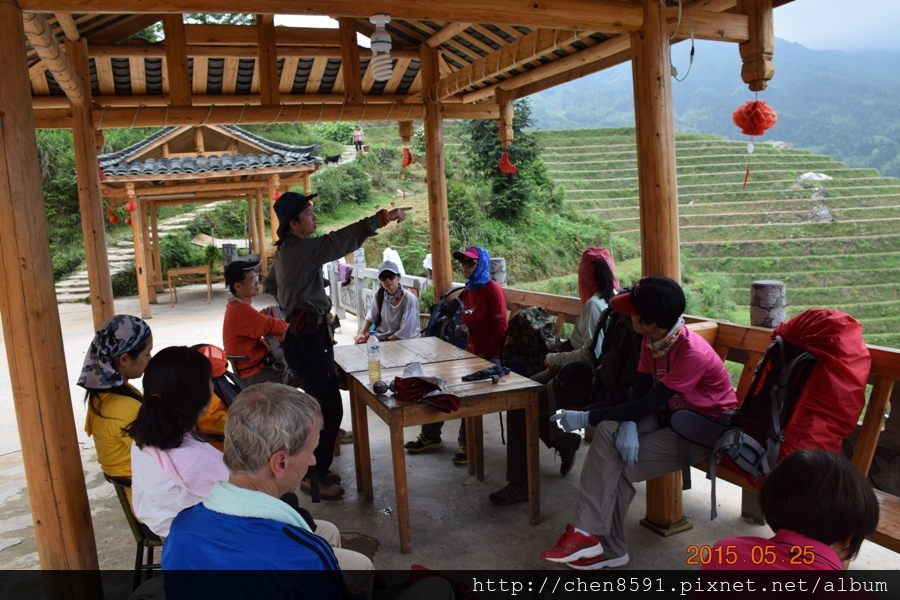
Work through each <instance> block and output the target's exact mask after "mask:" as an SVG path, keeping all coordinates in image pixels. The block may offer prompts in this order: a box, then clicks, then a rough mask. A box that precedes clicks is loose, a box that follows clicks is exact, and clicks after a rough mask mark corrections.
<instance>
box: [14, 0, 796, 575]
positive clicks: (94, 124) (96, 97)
mask: <svg viewBox="0 0 900 600" xmlns="http://www.w3.org/2000/svg"><path fill="white" fill-rule="evenodd" d="M787 1H789V0H694V1H690V0H668V1H667V2H660V0H561V1H553V2H533V1H531V0H494V1H493V2H490V3H489V4H480V3H477V2H432V1H425V0H408V1H407V2H392V1H388V0H329V1H327V2H310V1H307V0H297V1H295V2H281V1H276V0H257V1H256V2H254V3H253V5H252V6H253V9H254V12H256V13H257V14H256V18H255V24H254V25H252V26H225V25H218V26H209V25H191V24H187V23H185V20H184V18H183V13H202V12H206V13H229V12H231V13H233V12H246V6H245V5H244V4H241V3H238V2H234V1H231V0H178V1H177V2H176V1H174V0H90V1H87V0H0V73H2V75H3V85H0V265H2V266H0V284H2V285H0V287H2V293H0V314H2V320H3V332H4V337H5V342H6V346H7V355H8V356H9V357H10V358H9V369H10V374H11V381H12V387H13V396H14V404H15V407H16V415H17V420H18V423H19V432H20V435H21V440H22V452H23V460H24V462H25V470H26V477H27V484H28V491H29V496H30V499H31V506H32V514H33V519H34V526H35V535H36V537H37V547H38V552H39V555H40V560H41V565H42V567H43V568H44V569H96V568H97V553H96V546H95V542H94V535H93V529H92V524H91V517H90V510H89V505H88V498H87V494H86V489H85V482H84V480H83V478H82V475H81V473H82V468H81V463H80V455H79V452H78V444H77V437H76V434H75V424H74V421H73V416H72V408H71V398H70V397H69V377H70V375H69V374H68V373H67V372H66V368H65V361H64V356H63V344H62V334H61V330H60V321H59V314H58V311H57V306H56V299H55V292H54V287H53V276H52V271H51V266H50V253H49V246H48V243H47V223H46V215H45V213H44V210H43V196H42V192H41V180H40V175H39V168H38V160H37V153H36V152H35V147H36V142H35V133H34V131H35V128H69V129H72V131H73V133H74V146H75V156H76V164H77V171H78V191H79V200H80V213H81V220H82V227H83V233H84V243H85V247H86V250H87V261H88V265H87V268H88V274H89V278H90V290H91V292H90V293H91V305H92V310H93V318H94V322H95V324H99V323H100V322H102V321H103V320H104V319H105V318H107V317H109V316H110V315H112V314H113V312H114V311H113V299H112V289H111V285H110V276H109V269H108V261H107V257H106V253H105V251H104V249H105V247H106V244H105V233H104V223H103V210H102V202H101V195H100V194H101V192H100V190H101V184H100V181H99V170H98V169H97V153H96V141H97V135H98V133H102V131H103V129H104V128H116V127H168V126H198V125H212V126H219V125H241V124H247V123H293V122H301V121H302V122H321V121H361V120H396V121H398V122H399V123H400V131H401V135H402V134H404V133H405V134H406V135H408V134H409V130H410V129H411V128H410V127H409V124H410V122H411V121H412V120H423V121H424V123H425V137H426V170H427V180H428V184H427V190H428V199H429V200H428V201H429V220H430V228H431V253H432V256H433V257H434V269H433V270H434V280H435V287H436V288H437V291H438V292H442V291H444V290H446V289H447V288H448V287H449V285H450V281H451V279H450V277H451V273H450V250H451V249H450V248H449V228H448V221H447V202H446V185H445V183H446V182H445V180H444V148H443V145H444V144H443V129H442V123H443V121H444V120H446V119H472V118H489V119H497V120H498V121H499V123H500V125H501V127H500V132H501V133H500V135H501V142H502V143H508V142H509V141H510V135H511V131H512V127H511V116H512V102H513V101H514V100H516V99H518V98H522V97H525V96H528V95H530V94H533V93H536V92H538V91H541V90H544V89H547V88H549V87H552V86H555V85H558V84H561V83H565V82H567V81H570V80H572V79H576V78H578V77H582V76H584V75H588V74H590V73H594V72H596V71H599V70H602V69H605V68H608V67H610V66H613V65H616V64H619V63H622V62H625V61H628V60H630V61H631V63H632V67H633V69H632V70H633V79H634V97H635V115H636V119H635V120H636V128H637V147H638V176H639V189H640V215H641V244H642V253H641V254H642V269H643V272H645V273H655V274H661V275H667V276H670V277H672V278H674V279H679V277H680V269H679V252H678V214H677V189H676V173H675V143H674V131H673V117H672V96H671V88H670V62H669V46H670V44H671V43H674V42H677V41H681V40H684V39H686V38H689V37H691V36H693V37H695V38H698V39H705V40H717V41H722V42H730V43H734V44H737V45H738V47H739V51H740V54H741V56H742V57H743V68H742V76H743V79H744V81H745V82H747V84H748V85H749V87H750V89H751V90H761V89H763V88H765V86H766V82H767V80H769V79H770V78H771V77H772V75H773V73H774V68H773V66H772V62H771V59H772V51H773V44H774V36H773V16H772V9H773V6H778V5H780V4H785V3H786V2H787ZM275 14H296V15H323V14H324V15H326V16H331V17H335V18H336V19H337V20H338V24H339V27H338V29H337V30H326V29H300V28H282V27H276V26H275V24H274V15H275ZM376 14H384V15H388V16H390V17H391V19H390V21H389V22H388V23H387V25H386V31H387V33H388V34H389V35H390V38H391V41H392V48H391V49H390V56H389V59H388V63H389V64H390V66H391V67H392V69H390V70H389V71H388V73H384V72H383V71H382V69H380V68H376V67H379V64H380V67H381V68H383V67H384V66H385V65H384V62H385V58H384V56H383V55H373V53H372V51H370V50H369V49H366V48H361V47H360V46H359V45H358V44H357V41H356V35H357V33H362V34H364V35H367V36H371V35H372V34H373V33H374V32H375V25H374V24H373V23H372V22H371V21H370V19H369V17H371V16H373V15H376ZM159 22H161V23H162V26H163V29H164V32H165V42H164V43H159V44H147V43H144V42H141V41H135V40H130V39H129V38H130V36H132V35H133V34H135V33H137V32H139V31H141V30H143V29H144V28H146V27H148V26H150V25H152V24H154V23H159ZM736 51H737V49H736ZM678 488H679V486H678V476H670V477H665V478H661V479H659V480H654V481H652V482H649V485H648V498H650V497H652V500H648V513H647V520H648V521H649V522H652V523H654V524H656V525H658V526H661V527H663V528H666V527H671V526H672V525H673V524H677V523H679V522H680V521H681V520H682V515H681V503H680V491H679V489H678Z"/></svg>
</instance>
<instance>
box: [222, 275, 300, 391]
mask: <svg viewBox="0 0 900 600" xmlns="http://www.w3.org/2000/svg"><path fill="white" fill-rule="evenodd" d="M258 266H259V261H258V260H256V261H246V260H235V261H232V262H231V263H229V265H228V266H227V267H226V268H225V285H227V286H228V289H229V290H230V291H231V293H232V294H233V295H234V297H233V298H232V299H231V300H229V302H228V304H226V305H225V320H224V321H223V323H222V342H223V344H224V346H225V354H227V355H229V356H246V357H247V358H246V359H244V360H236V361H235V367H236V368H237V374H238V375H240V376H241V378H243V379H246V380H247V381H248V382H250V383H262V382H263V381H274V382H275V383H282V382H283V375H284V373H283V372H282V371H281V370H280V369H276V368H275V360H274V358H273V357H272V355H271V353H270V352H269V347H268V345H267V344H266V343H265V336H267V335H276V336H279V337H280V336H283V335H284V334H285V332H287V330H288V324H287V322H286V321H284V320H282V319H276V318H274V317H269V316H266V315H265V314H263V313H261V312H260V311H258V310H256V309H255V308H253V298H255V297H256V296H258V295H259V294H260V291H259V273H258V272H257V270H256V269H257V267H258ZM289 383H290V385H292V386H294V387H303V382H302V380H301V379H300V378H299V377H297V376H296V375H294V376H293V378H292V379H291V381H290V382H289Z"/></svg>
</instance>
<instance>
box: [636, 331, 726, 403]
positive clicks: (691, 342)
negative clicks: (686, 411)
mask: <svg viewBox="0 0 900 600" xmlns="http://www.w3.org/2000/svg"><path fill="white" fill-rule="evenodd" d="M638 372H640V373H646V374H648V375H651V376H652V377H653V380H654V381H656V382H662V384H663V385H664V386H666V387H667V388H669V389H670V390H674V391H675V392H676V394H675V395H674V396H672V397H671V398H670V399H669V408H670V409H672V410H675V409H677V408H692V409H694V410H696V411H698V412H701V413H703V414H704V415H706V416H708V417H711V418H713V419H715V418H716V417H718V416H719V413H721V412H722V411H723V410H732V409H734V408H737V396H736V395H735V393H734V388H733V387H732V386H731V378H730V377H729V376H728V371H727V370H726V369H725V364H724V363H723V362H722V359H721V358H719V355H718V354H716V352H715V350H713V349H712V346H710V345H709V343H708V342H707V341H706V340H704V339H703V338H702V337H700V335H699V334H697V333H695V332H694V331H693V330H691V329H688V328H687V327H682V328H681V339H679V340H678V341H677V342H676V343H675V346H674V347H673V348H672V350H671V351H670V352H669V353H668V354H667V355H666V356H664V357H662V358H658V359H654V358H653V354H652V352H651V350H650V348H649V347H647V346H646V345H644V346H643V347H642V348H641V362H640V364H639V365H638Z"/></svg>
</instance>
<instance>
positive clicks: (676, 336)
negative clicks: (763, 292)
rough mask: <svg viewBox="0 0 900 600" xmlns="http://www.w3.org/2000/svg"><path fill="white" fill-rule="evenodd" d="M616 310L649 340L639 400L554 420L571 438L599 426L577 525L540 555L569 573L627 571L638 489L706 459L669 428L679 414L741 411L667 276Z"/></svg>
mask: <svg viewBox="0 0 900 600" xmlns="http://www.w3.org/2000/svg"><path fill="white" fill-rule="evenodd" d="M610 305H611V306H612V307H613V308H614V309H615V310H617V311H619V312H620V313H622V314H625V315H631V321H632V324H633V326H634V331H635V332H636V333H639V334H642V335H643V336H644V344H643V346H642V347H641V357H640V362H639V364H638V374H637V379H636V380H635V385H634V391H633V394H632V398H634V399H633V400H630V401H626V402H623V403H622V404H619V405H616V406H611V407H608V408H599V409H595V410H591V411H571V410H567V411H562V412H560V413H557V414H555V415H553V416H552V417H551V420H554V421H559V422H560V424H561V425H562V428H563V429H564V430H566V431H567V432H571V431H575V430H578V429H583V428H584V427H586V426H587V425H595V426H596V427H597V430H596V432H595V433H594V439H593V440H592V441H591V447H590V450H588V454H587V456H586V457H585V461H584V465H583V466H582V468H581V486H580V490H579V497H578V502H577V503H576V505H575V520H574V522H573V524H570V525H567V526H566V531H565V532H564V533H563V534H562V535H561V536H560V538H559V539H558V540H557V542H556V545H555V546H554V547H553V548H550V549H549V550H545V551H544V552H543V553H542V554H541V558H543V559H544V560H548V561H550V562H556V563H565V564H567V565H568V566H569V567H571V568H573V569H579V570H595V569H603V568H607V567H621V566H624V565H627V564H628V561H629V557H628V551H627V548H626V545H625V530H624V522H625V515H626V513H627V512H628V507H629V505H630V504H631V501H632V499H634V485H633V484H634V483H635V482H638V481H646V480H647V479H653V478H654V477H659V476H660V475H665V474H666V473H671V472H673V471H678V470H680V469H681V467H682V465H685V464H688V465H690V464H694V463H696V462H698V461H700V460H703V459H704V458H706V457H707V456H708V455H709V450H707V449H706V448H703V447H702V446H699V445H697V444H692V443H689V442H684V443H680V442H679V440H680V438H679V437H678V435H677V434H676V433H675V432H674V431H672V429H671V427H669V425H668V421H669V419H668V417H669V415H670V414H671V411H673V410H675V409H676V408H681V407H687V408H692V409H694V410H696V411H699V412H701V413H703V414H705V415H707V416H709V417H711V418H713V419H716V418H717V417H718V416H719V414H720V413H722V412H723V411H725V410H731V409H734V408H735V407H736V406H737V398H736V397H735V393H734V388H732V387H731V379H730V378H729V376H728V371H726V370H725V365H724V363H723V362H722V359H720V358H719V355H718V354H716V352H715V350H713V349H712V347H711V346H710V345H709V344H708V343H707V342H706V340H704V339H703V338H702V337H700V335H699V334H696V333H694V332H693V331H692V330H691V329H688V328H687V327H685V326H684V319H683V317H682V314H683V313H684V309H685V298H684V291H683V290H682V289H681V286H680V285H678V283H676V282H675V281H673V280H671V279H669V278H668V277H657V276H651V277H644V278H643V279H641V280H640V281H639V282H638V283H637V284H636V285H635V286H634V288H632V290H631V291H629V292H626V293H622V294H619V295H618V296H615V297H614V298H613V299H612V301H611V302H610Z"/></svg>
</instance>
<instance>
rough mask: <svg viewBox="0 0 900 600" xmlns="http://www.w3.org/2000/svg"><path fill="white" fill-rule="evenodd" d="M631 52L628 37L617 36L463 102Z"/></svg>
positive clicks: (485, 89) (490, 87)
mask: <svg viewBox="0 0 900 600" xmlns="http://www.w3.org/2000/svg"><path fill="white" fill-rule="evenodd" d="M630 51H631V41H630V40H629V39H628V36H622V35H620V36H616V37H613V38H610V39H608V40H606V41H605V42H601V43H600V44H597V45H596V46H591V47H590V48H587V49H586V50H582V51H581V52H578V53H577V54H570V55H569V56H567V57H565V58H561V59H559V60H557V61H554V62H552V63H548V64H546V65H543V66H541V67H537V68H535V69H532V70H530V71H526V72H524V73H522V74H520V75H516V76H515V77H510V78H509V79H507V80H505V81H502V82H500V83H497V84H494V85H490V86H486V87H484V88H482V89H480V90H476V91H474V92H470V93H468V94H466V95H464V96H463V98H462V100H463V103H469V102H477V101H479V100H484V99H486V98H490V97H491V96H493V95H494V92H495V90H496V89H498V88H500V89H504V90H507V91H512V90H515V89H517V88H520V87H523V86H527V85H530V84H533V83H536V82H539V81H541V80H544V79H547V78H549V77H553V76H555V75H559V74H560V73H565V72H567V71H570V70H572V69H576V68H579V67H583V66H585V65H588V64H590V63H593V62H596V61H600V60H605V59H607V58H609V57H610V56H614V55H616V54H619V53H622V52H628V53H630ZM629 58H630V56H629Z"/></svg>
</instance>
